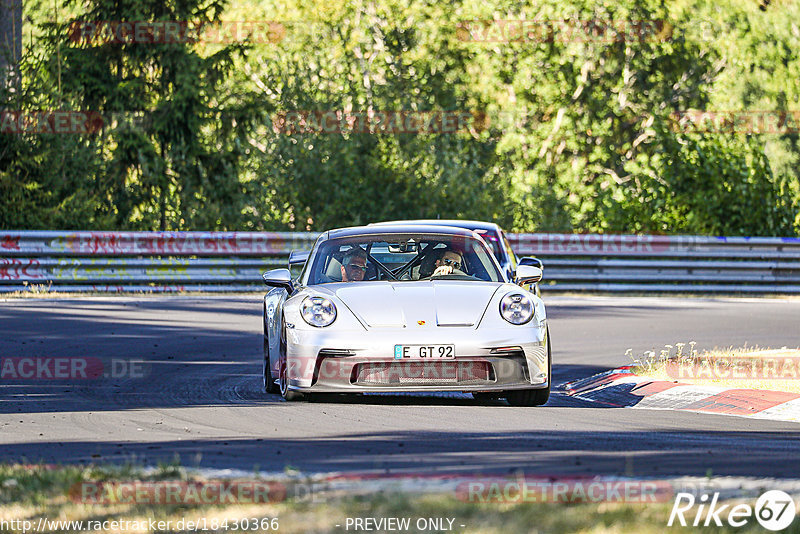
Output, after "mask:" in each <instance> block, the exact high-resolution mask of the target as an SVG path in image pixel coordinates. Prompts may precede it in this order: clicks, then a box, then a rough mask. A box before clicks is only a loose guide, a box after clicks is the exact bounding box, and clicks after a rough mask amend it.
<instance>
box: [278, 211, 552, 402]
mask: <svg viewBox="0 0 800 534" xmlns="http://www.w3.org/2000/svg"><path fill="white" fill-rule="evenodd" d="M292 261H294V263H297V258H294V257H293V259H291V260H290V262H292ZM541 277H542V271H541V269H539V268H538V267H535V266H532V265H520V266H519V267H518V268H517V272H516V274H515V279H514V280H508V278H507V275H506V273H504V272H503V270H502V269H501V268H500V266H499V265H498V263H497V260H496V259H495V258H494V256H493V255H492V253H491V250H490V249H489V247H488V245H487V244H486V242H485V241H484V240H483V239H482V238H481V237H480V235H479V234H477V233H475V232H472V231H469V230H465V229H463V228H455V227H447V226H434V225H409V224H402V225H397V226H391V225H384V226H365V227H356V228H343V229H339V230H330V231H328V232H325V233H324V234H322V235H321V236H320V237H319V239H317V242H316V243H315V244H314V248H313V250H312V251H311V252H310V253H309V254H308V257H307V259H305V264H304V266H303V270H302V273H301V274H300V276H299V278H297V279H296V280H292V278H291V274H290V271H289V270H288V269H275V270H272V271H269V272H266V273H264V282H265V283H266V284H267V286H270V287H271V289H270V291H269V292H268V293H267V295H266V296H265V297H264V388H265V390H266V391H267V392H268V393H280V394H281V395H282V396H283V398H284V399H286V400H289V401H291V400H298V399H302V398H304V397H308V396H310V395H313V394H314V393H317V392H319V393H323V392H326V393H327V392H338V393H361V392H378V391H380V392H399V391H464V392H471V393H472V394H473V395H474V396H476V397H477V398H505V399H506V400H507V401H508V402H509V403H510V404H512V405H515V406H538V405H542V404H544V403H546V402H547V399H548V397H549V395H550V380H551V379H550V376H551V368H552V362H551V356H550V336H549V333H548V328H547V317H546V311H545V307H544V303H543V302H542V300H541V299H540V298H539V297H537V296H536V295H534V294H533V293H531V292H529V291H526V290H525V289H523V288H522V287H520V285H519V284H529V283H533V282H538V281H539V280H540V279H541Z"/></svg>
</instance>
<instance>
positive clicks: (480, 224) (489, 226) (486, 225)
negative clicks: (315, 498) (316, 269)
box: [370, 219, 500, 230]
mask: <svg viewBox="0 0 800 534" xmlns="http://www.w3.org/2000/svg"><path fill="white" fill-rule="evenodd" d="M396 224H424V225H427V226H440V227H441V226H452V227H455V228H466V229H467V230H500V226H498V225H497V224H496V223H493V222H486V221H463V220H459V219H415V220H408V221H385V222H379V223H372V224H370V226H383V225H396Z"/></svg>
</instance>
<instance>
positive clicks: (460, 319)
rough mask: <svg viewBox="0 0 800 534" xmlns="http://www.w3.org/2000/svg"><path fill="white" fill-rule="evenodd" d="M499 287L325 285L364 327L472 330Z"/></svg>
mask: <svg viewBox="0 0 800 534" xmlns="http://www.w3.org/2000/svg"><path fill="white" fill-rule="evenodd" d="M501 285H502V284H498V283H493V282H469V281H456V280H447V281H444V280H442V281H425V282H362V283H355V282H354V283H347V284H335V286H336V287H333V285H328V286H327V287H326V289H328V290H330V291H331V292H332V293H334V294H335V295H336V296H337V297H338V298H339V299H340V300H341V301H342V302H343V303H344V304H345V305H346V306H347V307H348V308H350V310H351V311H352V312H353V313H354V314H355V315H356V316H357V317H358V318H359V319H360V320H361V321H362V322H363V323H364V324H366V325H367V326H369V327H372V328H385V327H398V328H400V327H404V326H409V325H414V326H422V325H428V326H433V325H436V326H474V325H475V324H477V323H478V322H479V321H480V319H481V317H482V316H483V312H484V311H485V310H486V306H487V305H488V304H489V301H490V300H491V298H492V295H494V294H495V292H496V291H497V290H498V288H499V287H501Z"/></svg>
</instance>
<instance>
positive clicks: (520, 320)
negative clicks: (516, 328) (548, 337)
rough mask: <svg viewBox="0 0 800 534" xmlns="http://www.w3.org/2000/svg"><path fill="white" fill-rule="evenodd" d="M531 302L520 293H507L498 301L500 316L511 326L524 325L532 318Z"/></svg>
mask: <svg viewBox="0 0 800 534" xmlns="http://www.w3.org/2000/svg"><path fill="white" fill-rule="evenodd" d="M533 311H534V310H533V302H532V301H531V299H529V298H528V297H526V296H525V295H522V294H520V293H509V294H508V295H506V296H505V297H503V299H502V300H501V301H500V315H502V316H503V319H505V320H506V321H508V322H509V323H511V324H525V323H527V322H528V321H530V320H531V318H532V317H533Z"/></svg>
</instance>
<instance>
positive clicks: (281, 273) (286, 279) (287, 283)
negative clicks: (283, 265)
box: [261, 269, 292, 293]
mask: <svg viewBox="0 0 800 534" xmlns="http://www.w3.org/2000/svg"><path fill="white" fill-rule="evenodd" d="M261 278H263V279H264V283H265V284H266V285H268V286H270V287H282V288H284V289H285V290H287V291H289V292H290V293H291V291H292V273H290V272H289V269H272V270H271V271H267V272H265V273H264V274H262V275H261Z"/></svg>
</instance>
